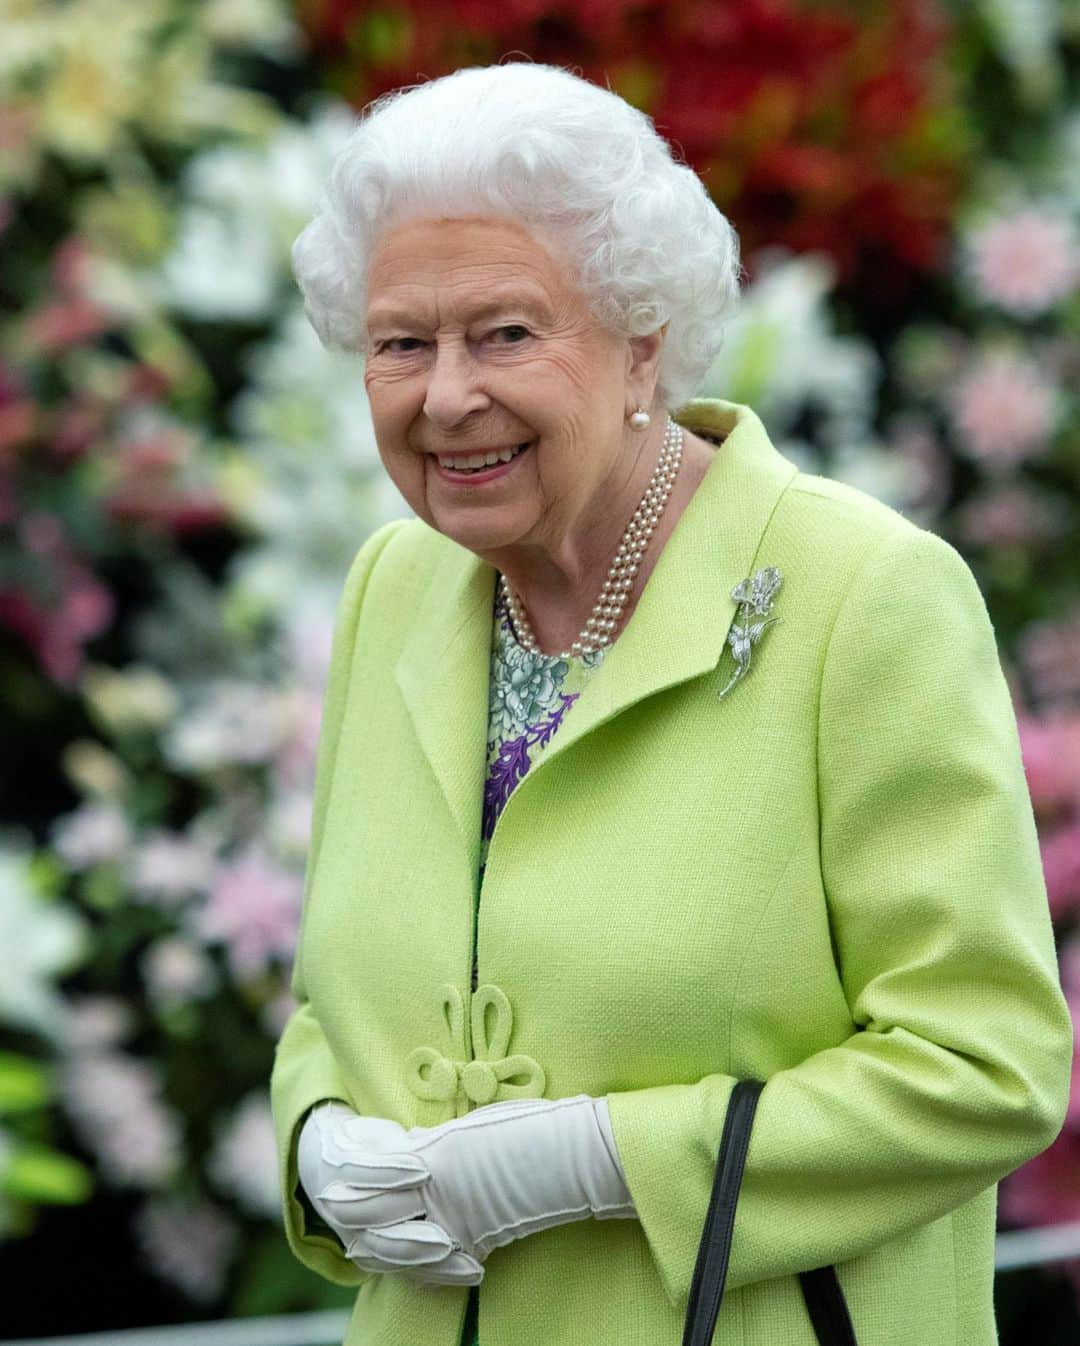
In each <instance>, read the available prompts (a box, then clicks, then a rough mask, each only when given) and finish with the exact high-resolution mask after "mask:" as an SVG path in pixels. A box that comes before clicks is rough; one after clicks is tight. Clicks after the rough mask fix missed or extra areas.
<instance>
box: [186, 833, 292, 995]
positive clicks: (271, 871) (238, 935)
mask: <svg viewBox="0 0 1080 1346" xmlns="http://www.w3.org/2000/svg"><path fill="white" fill-rule="evenodd" d="M302 894H303V882H302V880H301V879H300V878H299V877H298V876H297V875H296V874H291V873H288V872H287V871H286V870H284V869H282V868H280V867H279V866H277V865H275V864H273V863H272V862H271V861H269V860H268V859H267V858H266V857H265V856H264V855H263V854H262V853H261V851H260V850H258V849H253V850H251V851H250V852H249V853H248V854H247V855H246V856H244V857H242V858H241V859H239V860H236V861H234V862H232V863H231V864H225V865H222V866H221V867H220V868H219V869H218V873H217V877H216V878H215V880H214V882H213V885H212V887H211V890H210V896H209V899H208V900H207V902H206V905H205V906H204V907H203V909H202V911H201V912H200V913H199V914H198V916H197V918H196V923H197V927H198V933H199V934H200V935H201V936H202V937H203V938H204V939H207V940H210V941H220V942H221V943H224V944H225V945H226V946H227V949H228V956H229V963H230V965H231V967H232V970H233V972H234V974H236V975H237V976H238V977H248V976H253V975H255V976H257V975H258V974H259V973H261V972H262V971H264V970H265V968H266V965H267V963H268V962H269V960H270V959H271V958H274V957H277V958H281V959H282V960H289V959H291V958H292V955H293V951H294V949H295V947H296V935H297V930H298V928H299V923H300V902H301V897H302Z"/></svg>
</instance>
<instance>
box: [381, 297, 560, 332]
mask: <svg viewBox="0 0 1080 1346" xmlns="http://www.w3.org/2000/svg"><path fill="white" fill-rule="evenodd" d="M506 309H519V310H521V309H526V310H528V311H529V312H531V313H533V314H535V315H537V316H547V315H548V307H547V304H546V303H545V302H544V300H543V299H542V298H541V297H540V296H539V295H534V294H532V293H531V292H523V291H521V290H508V291H507V292H506V293H505V294H502V295H498V296H495V297H494V298H491V299H488V300H487V301H486V302H485V303H483V304H480V305H479V306H478V307H476V308H473V309H470V310H469V319H468V320H469V321H470V322H475V321H476V320H477V319H478V318H487V317H490V315H491V314H493V313H501V312H504V311H505V310H506ZM417 321H420V319H418V318H417V316H416V314H415V313H409V312H407V311H406V310H405V309H401V308H394V307H390V306H380V305H376V306H375V307H374V308H372V310H371V312H370V313H369V314H368V326H369V327H374V326H375V325H376V324H377V323H411V322H417Z"/></svg>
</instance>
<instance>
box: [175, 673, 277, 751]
mask: <svg viewBox="0 0 1080 1346" xmlns="http://www.w3.org/2000/svg"><path fill="white" fill-rule="evenodd" d="M287 729H288V723H287V707H286V706H284V705H283V704H282V700H281V697H280V696H279V694H278V693H277V692H275V691H272V690H271V689H269V688H266V687H260V686H258V685H256V684H254V683H246V682H239V681H235V680H225V679H222V680H221V681H218V682H214V683H210V684H209V685H208V686H204V687H202V688H200V689H199V690H198V691H197V692H196V693H195V700H194V704H193V705H191V706H190V707H189V708H188V709H187V710H186V711H185V712H184V713H183V714H182V715H181V716H180V718H179V720H178V721H177V723H176V724H175V725H174V727H173V730H172V732H171V733H170V734H169V735H168V736H167V737H166V739H165V741H164V749H165V754H166V756H167V757H168V759H169V761H170V762H171V764H172V765H173V766H174V767H178V768H179V769H181V770H188V771H213V770H216V769H217V768H218V767H222V766H231V765H234V764H237V763H240V764H247V765H253V764H257V763H260V762H265V761H267V760H268V759H269V758H271V757H272V756H273V755H274V752H275V750H276V748H277V746H278V744H279V743H280V742H281V739H282V737H283V736H284V734H285V732H286V731H287Z"/></svg>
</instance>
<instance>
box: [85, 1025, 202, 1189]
mask: <svg viewBox="0 0 1080 1346" xmlns="http://www.w3.org/2000/svg"><path fill="white" fill-rule="evenodd" d="M61 1093H62V1097H63V1101H64V1106H65V1108H66V1110H67V1112H68V1115H69V1116H70V1117H71V1120H72V1123H73V1125H74V1127H75V1130H76V1132H77V1133H78V1135H79V1138H80V1140H81V1141H82V1143H83V1144H84V1145H85V1146H86V1148H87V1149H88V1150H90V1151H91V1152H92V1153H93V1154H94V1156H95V1157H96V1159H97V1162H98V1164H99V1165H100V1167H101V1171H102V1172H103V1173H104V1174H105V1176H106V1177H107V1178H108V1179H109V1181H110V1182H112V1183H114V1184H116V1185H117V1186H120V1187H160V1186H162V1185H164V1184H166V1183H167V1182H168V1181H169V1180H170V1179H171V1178H173V1177H174V1176H175V1174H176V1172H177V1169H178V1168H179V1166H180V1161H181V1158H182V1147H181V1134H180V1124H179V1119H178V1117H177V1115H176V1114H175V1112H173V1110H172V1109H171V1108H169V1107H167V1106H166V1104H165V1103H164V1102H163V1101H162V1099H161V1083H160V1078H159V1073H158V1068H157V1067H156V1065H154V1064H152V1063H151V1062H148V1061H144V1060H142V1059H138V1058H136V1057H133V1056H126V1055H123V1054H122V1053H120V1052H111V1053H105V1052H100V1053H99V1052H90V1053H87V1054H86V1055H81V1056H76V1057H74V1058H73V1059H71V1060H70V1061H68V1062H67V1063H66V1065H65V1066H64V1068H63V1071H62V1077H61Z"/></svg>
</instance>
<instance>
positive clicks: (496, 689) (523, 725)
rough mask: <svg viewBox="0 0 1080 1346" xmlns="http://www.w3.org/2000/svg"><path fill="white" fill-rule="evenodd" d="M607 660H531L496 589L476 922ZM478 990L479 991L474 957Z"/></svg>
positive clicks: (468, 1339) (471, 1339)
mask: <svg viewBox="0 0 1080 1346" xmlns="http://www.w3.org/2000/svg"><path fill="white" fill-rule="evenodd" d="M603 659H604V651H603V650H598V651H597V652H596V653H595V654H585V655H582V656H581V657H580V658H573V659H561V658H559V656H558V655H554V654H531V653H530V652H529V651H528V650H526V649H524V648H523V647H522V646H521V645H519V644H518V642H517V638H516V636H515V635H514V631H513V627H512V626H511V624H510V617H509V614H508V612H507V610H506V605H505V600H504V599H503V597H502V592H501V589H500V587H499V585H498V584H496V586H495V604H494V622H493V625H492V636H491V673H490V681H489V684H488V735H487V737H488V742H487V763H488V766H487V776H486V780H485V783H484V807H483V814H482V818H481V825H480V869H479V875H478V883H477V888H476V891H477V906H476V915H475V917H474V930H473V949H474V950H475V948H476V930H475V921H476V920H477V919H478V918H479V893H480V885H481V884H482V883H483V879H484V866H485V864H486V862H487V853H488V847H489V846H490V844H491V838H492V835H493V834H494V832H495V823H496V821H497V820H498V817H499V814H500V813H501V812H502V810H503V808H504V806H505V804H506V801H507V800H508V799H509V798H510V795H511V793H512V791H513V789H514V786H515V785H517V783H518V781H520V780H521V779H522V777H523V776H524V775H525V773H526V772H527V771H528V770H529V767H530V766H532V764H533V763H534V762H535V761H536V760H537V759H538V757H539V756H540V754H541V752H542V751H543V749H544V748H545V747H546V746H547V744H548V743H550V742H551V740H552V738H553V737H554V736H555V734H556V733H557V732H558V730H559V726H560V725H561V724H562V723H563V721H564V719H565V718H566V715H567V712H568V711H569V710H570V708H571V706H573V704H574V702H575V701H576V700H577V699H578V697H579V696H580V695H581V693H582V691H583V690H584V687H585V685H586V683H587V682H588V680H589V676H590V674H592V673H593V672H594V671H595V670H596V669H597V668H599V666H600V664H601V663H602V662H603ZM472 984H473V990H475V989H476V985H477V968H476V956H475V953H474V955H473V969H472ZM478 1306H479V1287H478V1286H475V1285H474V1286H472V1287H471V1289H470V1290H469V1302H468V1307H467V1309H466V1313H465V1327H464V1330H463V1331H462V1334H461V1346H479V1340H480V1339H479V1336H478V1333H477V1312H478Z"/></svg>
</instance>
